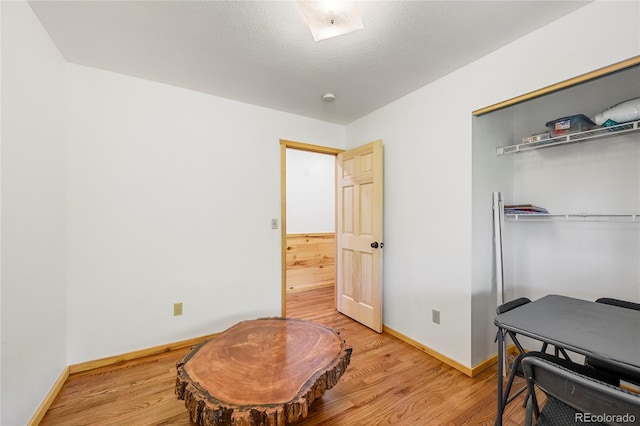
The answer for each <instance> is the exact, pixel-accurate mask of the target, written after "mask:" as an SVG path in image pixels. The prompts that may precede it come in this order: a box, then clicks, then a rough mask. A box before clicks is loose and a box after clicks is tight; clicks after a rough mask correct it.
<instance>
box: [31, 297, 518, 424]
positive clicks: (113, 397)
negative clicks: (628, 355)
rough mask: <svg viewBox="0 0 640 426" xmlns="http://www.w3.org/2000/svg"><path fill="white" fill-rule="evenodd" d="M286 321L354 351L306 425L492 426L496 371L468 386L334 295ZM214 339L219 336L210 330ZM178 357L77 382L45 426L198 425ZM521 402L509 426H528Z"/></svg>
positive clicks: (512, 409)
mask: <svg viewBox="0 0 640 426" xmlns="http://www.w3.org/2000/svg"><path fill="white" fill-rule="evenodd" d="M287 314H288V316H290V317H296V318H304V319H308V320H311V321H316V322H320V323H323V324H327V325H329V326H331V327H334V328H336V329H338V330H340V333H341V336H342V337H343V338H344V339H345V340H346V341H347V343H348V344H349V345H351V346H352V347H353V355H352V358H351V364H350V365H349V368H348V369H347V371H346V372H345V374H344V375H343V377H342V379H341V381H340V383H338V384H337V385H336V386H335V387H334V388H333V389H331V390H329V391H327V392H326V393H325V394H324V396H322V397H321V398H319V399H317V400H316V401H315V402H314V403H313V405H312V406H311V410H310V413H309V416H308V417H306V418H305V419H302V420H300V421H298V422H297V423H296V426H301V425H383V424H385V425H386V424H394V425H411V426H415V425H492V424H493V422H494V420H495V414H496V392H497V391H496V368H495V367H494V368H490V369H488V370H486V371H484V372H483V373H481V374H479V375H478V376H477V377H474V378H469V377H468V376H466V375H464V374H462V373H460V372H458V371H457V370H455V369H453V368H451V367H449V366H447V365H445V364H443V363H441V362H440V361H438V360H436V359H435V358H432V357H431V356H429V355H426V354H424V353H423V352H421V351H419V350H417V349H415V348H413V347H411V346H410V345H408V344H406V343H403V342H401V341H400V340H398V339H396V338H395V337H393V336H390V335H388V334H386V333H383V334H378V333H375V332H374V331H371V330H369V329H368V328H366V327H364V326H362V325H360V324H358V323H356V322H354V321H352V320H350V319H349V318H347V317H345V316H343V315H341V314H339V313H337V312H336V311H335V309H333V290H332V289H326V288H325V289H318V290H312V291H307V292H302V293H294V294H291V295H290V296H288V299H287ZM212 332H215V330H212ZM188 352H189V349H183V350H176V351H171V352H167V353H164V354H161V355H156V356H151V357H147V358H143V359H139V360H135V361H129V362H126V363H122V364H121V365H117V366H112V367H105V368H100V369H97V370H92V371H88V372H84V373H78V374H74V375H72V376H71V377H70V378H69V379H68V381H67V383H66V384H65V386H64V388H63V389H62V391H61V392H60V393H59V395H58V397H57V398H56V400H55V401H54V403H53V405H52V406H51V408H50V409H49V411H48V412H47V414H46V416H45V417H44V419H43V421H42V422H41V425H56V426H64V425H136V426H137V425H193V423H191V421H190V420H189V416H188V414H187V411H186V409H185V407H184V402H183V401H180V400H177V399H176V397H175V395H174V391H173V389H174V384H175V379H176V377H175V363H176V361H178V360H179V359H181V358H182V357H183V356H184V355H186V354H187V353H188ZM521 398H522V397H520V399H518V400H517V401H515V402H513V403H512V404H510V405H509V407H508V408H507V411H506V413H505V418H504V419H505V421H504V424H505V425H521V424H523V423H524V412H525V409H524V408H523V407H522V405H521Z"/></svg>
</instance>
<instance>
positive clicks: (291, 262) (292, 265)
mask: <svg viewBox="0 0 640 426" xmlns="http://www.w3.org/2000/svg"><path fill="white" fill-rule="evenodd" d="M286 260H287V262H286V272H287V293H293V292H297V291H305V290H313V289H315V288H320V287H332V286H333V285H334V284H335V278H336V236H335V234H334V233H324V234H287V259H286Z"/></svg>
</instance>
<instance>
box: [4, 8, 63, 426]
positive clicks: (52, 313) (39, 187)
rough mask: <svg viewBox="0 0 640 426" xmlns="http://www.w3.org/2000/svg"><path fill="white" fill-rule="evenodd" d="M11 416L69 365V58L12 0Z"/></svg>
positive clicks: (8, 64)
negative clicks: (66, 134)
mask: <svg viewBox="0 0 640 426" xmlns="http://www.w3.org/2000/svg"><path fill="white" fill-rule="evenodd" d="M0 7H1V9H2V142H1V159H2V162H1V166H0V167H1V176H2V179H1V181H2V187H1V197H0V198H1V203H2V210H1V219H2V239H1V242H2V263H1V269H2V272H1V286H2V348H1V357H0V359H1V360H2V380H1V383H2V384H1V388H2V407H3V410H2V417H1V418H0V423H1V424H2V425H4V426H14V425H24V424H26V423H27V422H28V421H29V419H30V418H31V417H32V416H33V414H34V412H35V409H36V408H37V407H38V406H39V405H40V403H41V402H42V400H43V399H44V397H45V396H46V394H47V393H48V392H49V390H50V389H51V387H52V386H53V384H54V383H55V381H56V380H57V378H58V377H59V375H60V374H61V373H62V371H63V369H64V368H65V367H66V365H67V299H66V297H67V291H66V249H65V220H66V218H65V188H64V185H65V159H64V154H65V151H64V149H65V146H64V117H63V106H64V71H65V63H64V61H63V59H62V57H61V55H60V53H59V52H58V50H57V49H56V47H55V46H54V45H53V44H52V42H51V40H50V39H49V37H48V36H47V34H46V33H45V31H44V29H43V28H42V27H41V25H40V23H39V22H38V20H37V18H36V17H35V15H34V14H33V13H32V11H31V8H30V7H29V6H28V5H27V4H26V3H25V2H2V3H1V5H0Z"/></svg>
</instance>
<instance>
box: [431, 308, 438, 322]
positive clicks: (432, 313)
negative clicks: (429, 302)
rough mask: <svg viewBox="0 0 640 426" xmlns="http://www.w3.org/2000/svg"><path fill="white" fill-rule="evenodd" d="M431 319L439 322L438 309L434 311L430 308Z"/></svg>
mask: <svg viewBox="0 0 640 426" xmlns="http://www.w3.org/2000/svg"><path fill="white" fill-rule="evenodd" d="M431 321H433V322H434V323H436V324H440V311H436V310H435V309H432V310H431Z"/></svg>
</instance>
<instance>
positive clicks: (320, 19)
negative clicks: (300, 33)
mask: <svg viewBox="0 0 640 426" xmlns="http://www.w3.org/2000/svg"><path fill="white" fill-rule="evenodd" d="M298 7H299V8H300V11H301V12H302V15H303V16H304V20H305V21H306V22H307V26H309V29H310V30H311V34H312V35H313V39H314V40H315V41H320V40H325V39H327V38H331V37H336V36H339V35H342V34H347V33H350V32H352V31H356V30H360V29H362V28H364V25H363V24H362V18H361V17H360V8H359V7H358V4H357V3H356V2H355V1H341V0H328V1H307V0H298Z"/></svg>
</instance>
